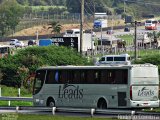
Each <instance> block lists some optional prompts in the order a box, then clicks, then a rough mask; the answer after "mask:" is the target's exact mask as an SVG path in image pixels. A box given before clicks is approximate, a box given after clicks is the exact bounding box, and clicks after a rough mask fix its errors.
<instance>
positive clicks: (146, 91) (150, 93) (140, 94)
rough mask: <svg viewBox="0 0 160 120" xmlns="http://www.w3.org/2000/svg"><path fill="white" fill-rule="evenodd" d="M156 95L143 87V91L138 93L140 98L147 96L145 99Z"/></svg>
mask: <svg viewBox="0 0 160 120" xmlns="http://www.w3.org/2000/svg"><path fill="white" fill-rule="evenodd" d="M153 95H154V91H153V90H151V89H146V87H143V88H142V89H141V90H139V91H138V96H141V97H142V96H145V97H149V96H153Z"/></svg>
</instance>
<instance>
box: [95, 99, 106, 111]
mask: <svg viewBox="0 0 160 120" xmlns="http://www.w3.org/2000/svg"><path fill="white" fill-rule="evenodd" d="M97 108H98V109H107V102H106V100H105V99H104V98H100V99H99V100H98V103H97Z"/></svg>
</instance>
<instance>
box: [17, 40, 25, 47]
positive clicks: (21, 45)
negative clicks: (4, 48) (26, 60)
mask: <svg viewBox="0 0 160 120" xmlns="http://www.w3.org/2000/svg"><path fill="white" fill-rule="evenodd" d="M15 47H21V48H22V47H25V44H24V42H23V41H17V42H16V43H15Z"/></svg>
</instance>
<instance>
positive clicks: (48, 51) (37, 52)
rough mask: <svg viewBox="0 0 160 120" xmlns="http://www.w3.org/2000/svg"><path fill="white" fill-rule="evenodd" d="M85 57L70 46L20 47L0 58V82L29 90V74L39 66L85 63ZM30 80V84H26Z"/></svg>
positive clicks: (31, 80) (31, 81)
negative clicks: (15, 51) (7, 55)
mask: <svg viewBox="0 0 160 120" xmlns="http://www.w3.org/2000/svg"><path fill="white" fill-rule="evenodd" d="M87 64H90V63H88V62H87V59H86V58H84V57H81V55H80V54H79V53H78V52H76V51H75V50H74V49H72V48H66V47H60V46H58V47H57V46H46V47H39V46H34V47H27V48H26V49H20V50H18V51H17V53H16V54H15V55H13V56H9V57H8V58H3V59H0V76H1V77H0V80H1V84H3V85H7V86H14V87H20V86H24V87H25V88H28V89H29V90H30V89H31V87H32V84H33V78H32V79H30V77H29V76H30V75H31V74H32V73H33V72H35V70H36V69H37V68H39V67H41V66H56V65H87ZM28 82H30V86H28Z"/></svg>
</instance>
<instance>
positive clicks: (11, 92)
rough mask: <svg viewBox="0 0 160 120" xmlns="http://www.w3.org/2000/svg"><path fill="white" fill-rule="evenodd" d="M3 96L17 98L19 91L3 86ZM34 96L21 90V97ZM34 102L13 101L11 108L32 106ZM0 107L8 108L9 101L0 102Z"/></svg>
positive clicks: (25, 90) (23, 89)
mask: <svg viewBox="0 0 160 120" xmlns="http://www.w3.org/2000/svg"><path fill="white" fill-rule="evenodd" d="M1 88H2V96H12V97H16V96H17V95H18V89H17V88H14V87H6V86H1ZM31 96H32V94H31V92H30V91H28V90H27V89H25V88H21V97H31ZM32 105H33V104H32V102H24V101H11V106H32ZM0 106H8V101H0Z"/></svg>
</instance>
